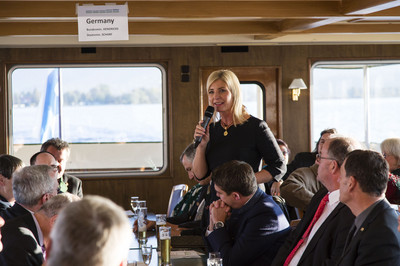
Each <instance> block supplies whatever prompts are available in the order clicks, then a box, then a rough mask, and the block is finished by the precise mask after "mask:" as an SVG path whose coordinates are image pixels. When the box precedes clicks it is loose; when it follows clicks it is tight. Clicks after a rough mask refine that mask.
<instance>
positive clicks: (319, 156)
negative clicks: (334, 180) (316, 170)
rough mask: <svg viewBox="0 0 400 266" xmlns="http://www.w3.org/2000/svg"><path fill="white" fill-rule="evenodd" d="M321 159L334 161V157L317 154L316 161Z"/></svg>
mask: <svg viewBox="0 0 400 266" xmlns="http://www.w3.org/2000/svg"><path fill="white" fill-rule="evenodd" d="M322 159H325V160H332V161H336V159H333V158H329V157H322V156H321V155H319V154H317V162H319V161H321V160H322Z"/></svg>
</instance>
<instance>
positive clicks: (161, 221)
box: [156, 214, 167, 250]
mask: <svg viewBox="0 0 400 266" xmlns="http://www.w3.org/2000/svg"><path fill="white" fill-rule="evenodd" d="M166 224H167V215H166V214H156V235H157V250H160V247H161V243H160V233H159V232H160V227H161V226H165V225H166Z"/></svg>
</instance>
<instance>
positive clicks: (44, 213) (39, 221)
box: [0, 193, 79, 266]
mask: <svg viewBox="0 0 400 266" xmlns="http://www.w3.org/2000/svg"><path fill="white" fill-rule="evenodd" d="M76 200H79V197H78V196H75V195H72V194H70V193H65V194H62V195H56V196H54V197H52V198H51V199H50V200H48V201H46V203H44V204H43V206H42V207H41V208H40V209H39V210H38V211H37V212H35V213H34V214H26V215H23V216H19V217H17V218H15V219H12V220H9V221H7V223H6V225H5V226H4V227H3V229H2V234H3V239H2V240H3V246H4V248H3V251H2V252H0V265H3V266H14V265H24V266H36V265H37V266H41V265H42V264H43V261H44V258H45V255H44V254H45V247H47V246H48V242H49V237H50V236H49V235H50V230H51V228H52V226H53V224H54V221H55V219H56V217H57V214H58V212H59V211H60V210H61V209H62V208H63V207H64V206H66V205H67V204H69V203H70V202H72V201H76Z"/></svg>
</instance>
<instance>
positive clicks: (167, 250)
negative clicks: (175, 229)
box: [160, 226, 171, 265]
mask: <svg viewBox="0 0 400 266" xmlns="http://www.w3.org/2000/svg"><path fill="white" fill-rule="evenodd" d="M160 241H161V264H162V265H171V259H170V255H171V227H170V226H160Z"/></svg>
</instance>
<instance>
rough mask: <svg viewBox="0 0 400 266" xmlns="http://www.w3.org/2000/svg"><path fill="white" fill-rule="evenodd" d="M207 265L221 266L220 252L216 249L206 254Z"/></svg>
mask: <svg viewBox="0 0 400 266" xmlns="http://www.w3.org/2000/svg"><path fill="white" fill-rule="evenodd" d="M207 266H222V258H221V254H220V253H219V252H218V251H216V252H210V253H209V254H208V259H207Z"/></svg>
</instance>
